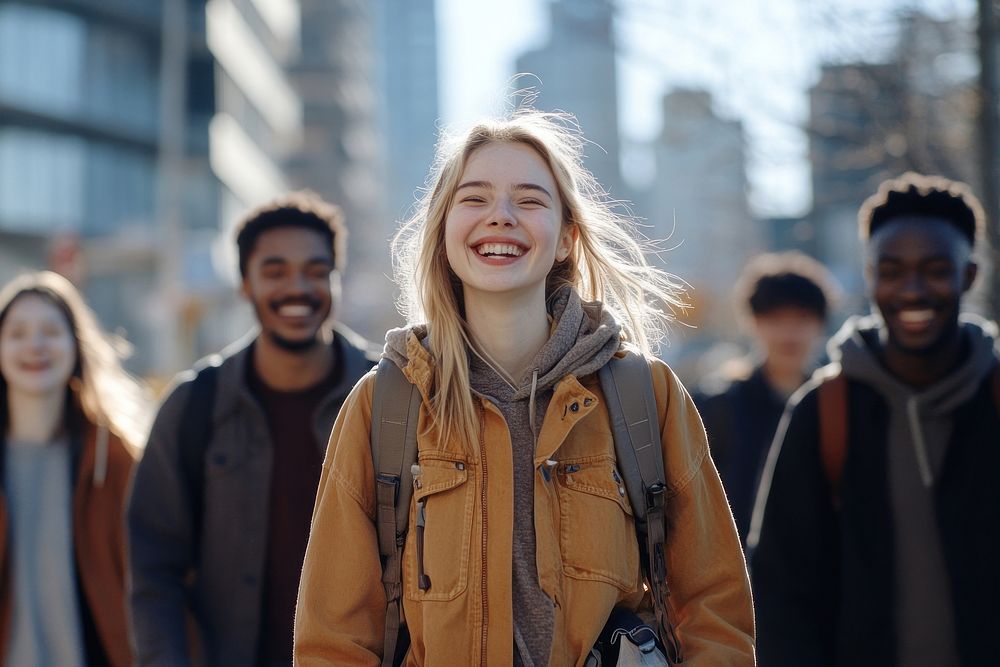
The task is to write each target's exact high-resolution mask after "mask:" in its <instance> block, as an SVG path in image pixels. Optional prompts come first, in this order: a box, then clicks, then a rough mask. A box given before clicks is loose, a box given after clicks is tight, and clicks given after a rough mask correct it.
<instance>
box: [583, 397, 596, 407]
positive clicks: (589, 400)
mask: <svg viewBox="0 0 1000 667" xmlns="http://www.w3.org/2000/svg"><path fill="white" fill-rule="evenodd" d="M593 402H594V399H592V398H585V399H583V407H585V408H589V407H590V404H591V403H593Z"/></svg>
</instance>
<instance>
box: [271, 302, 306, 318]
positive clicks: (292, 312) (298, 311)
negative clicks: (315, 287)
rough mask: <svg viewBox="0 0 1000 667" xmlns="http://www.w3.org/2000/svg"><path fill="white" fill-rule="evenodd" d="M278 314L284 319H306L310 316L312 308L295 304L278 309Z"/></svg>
mask: <svg viewBox="0 0 1000 667" xmlns="http://www.w3.org/2000/svg"><path fill="white" fill-rule="evenodd" d="M278 314H279V315H283V316H285V317H307V316H308V315H311V314H312V308H310V307H309V306H302V305H296V304H289V305H287V306H282V307H281V308H279V309H278Z"/></svg>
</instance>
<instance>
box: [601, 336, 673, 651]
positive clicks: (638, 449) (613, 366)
mask: <svg viewBox="0 0 1000 667" xmlns="http://www.w3.org/2000/svg"><path fill="white" fill-rule="evenodd" d="M597 376H598V379H599V380H600V383H601V392H602V393H603V394H604V401H605V404H606V405H607V408H608V417H609V418H610V419H611V432H612V436H613V437H614V442H615V457H616V458H617V464H618V470H619V472H621V475H622V478H623V480H622V481H623V482H624V483H625V490H626V493H627V494H628V498H629V503H630V504H631V506H632V513H633V515H634V516H635V528H636V534H637V537H638V540H639V552H640V554H644V556H643V557H642V558H641V560H642V563H643V570H644V571H645V572H644V574H645V576H646V578H647V580H648V582H649V592H650V594H651V597H652V600H653V611H654V612H655V614H656V623H657V634H658V636H659V638H660V640H661V641H662V642H663V644H664V648H665V649H666V650H667V657H668V658H670V662H671V664H678V663H680V662H682V661H683V660H684V653H683V650H682V647H681V643H680V640H679V639H678V637H677V632H676V630H675V629H674V624H673V621H672V619H671V618H670V611H669V608H668V605H667V598H668V597H669V596H670V588H669V587H668V586H667V558H666V553H665V548H666V540H667V536H666V501H667V484H666V480H665V477H666V469H665V467H664V465H663V450H662V449H661V447H662V445H661V443H660V420H659V416H658V413H657V411H656V396H655V395H654V393H653V376H652V374H651V372H650V370H649V362H648V361H646V357H644V356H643V355H641V354H635V353H632V352H629V353H628V354H626V355H625V356H624V357H615V358H613V359H611V361H609V362H608V363H606V364H605V365H604V366H603V367H602V368H601V369H600V370H599V371H598V373H597Z"/></svg>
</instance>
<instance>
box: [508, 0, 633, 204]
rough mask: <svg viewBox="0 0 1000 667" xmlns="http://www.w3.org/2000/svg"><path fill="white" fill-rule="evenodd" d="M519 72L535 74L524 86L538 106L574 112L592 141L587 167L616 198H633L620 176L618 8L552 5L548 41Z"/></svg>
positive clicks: (565, 0) (596, 1) (601, 3)
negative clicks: (535, 95) (531, 90)
mask: <svg viewBox="0 0 1000 667" xmlns="http://www.w3.org/2000/svg"><path fill="white" fill-rule="evenodd" d="M516 67H517V71H518V72H527V73H530V74H534V75H536V76H537V77H538V80H535V79H534V78H524V79H521V80H519V81H518V82H517V83H518V85H519V86H534V87H536V88H537V89H538V91H539V93H540V94H539V96H538V99H537V100H536V101H535V106H536V107H537V108H539V109H545V110H547V111H553V110H564V111H569V112H570V113H572V114H573V115H574V116H576V118H577V120H578V121H579V123H580V127H581V128H582V130H583V134H584V136H585V137H586V138H587V142H588V143H587V146H586V147H585V150H584V152H585V154H586V160H585V164H586V166H587V168H588V169H589V170H590V171H592V172H593V173H594V175H595V176H596V177H597V180H598V181H599V182H600V183H601V185H602V186H604V188H605V189H606V190H607V191H608V192H609V193H610V194H611V197H612V198H614V199H628V200H631V199H632V197H631V195H630V193H629V192H628V191H627V190H626V189H625V187H624V183H623V181H622V176H621V165H620V164H619V160H620V157H621V138H620V133H619V126H618V76H617V74H616V70H615V41H614V3H612V2H611V1H610V0H550V1H549V41H548V43H547V44H545V45H544V46H542V47H540V48H538V49H536V50H533V51H529V52H527V53H524V54H522V55H521V56H520V57H519V58H518V59H517V64H516Z"/></svg>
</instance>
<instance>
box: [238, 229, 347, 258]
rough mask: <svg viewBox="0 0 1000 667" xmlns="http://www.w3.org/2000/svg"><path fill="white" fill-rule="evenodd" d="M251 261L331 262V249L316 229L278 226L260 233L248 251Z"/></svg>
mask: <svg viewBox="0 0 1000 667" xmlns="http://www.w3.org/2000/svg"><path fill="white" fill-rule="evenodd" d="M250 260H251V261H254V260H256V261H258V262H260V261H265V262H269V261H281V260H284V261H297V262H312V261H325V262H328V263H330V264H332V263H333V249H332V248H331V247H330V244H329V243H328V242H327V239H326V238H325V237H324V236H323V235H322V234H321V233H319V232H318V231H316V230H313V229H307V228H304V227H279V228H275V229H268V230H266V231H264V232H262V233H261V235H260V236H259V237H258V238H257V242H256V243H255V244H254V247H253V250H252V251H251V253H250Z"/></svg>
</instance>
